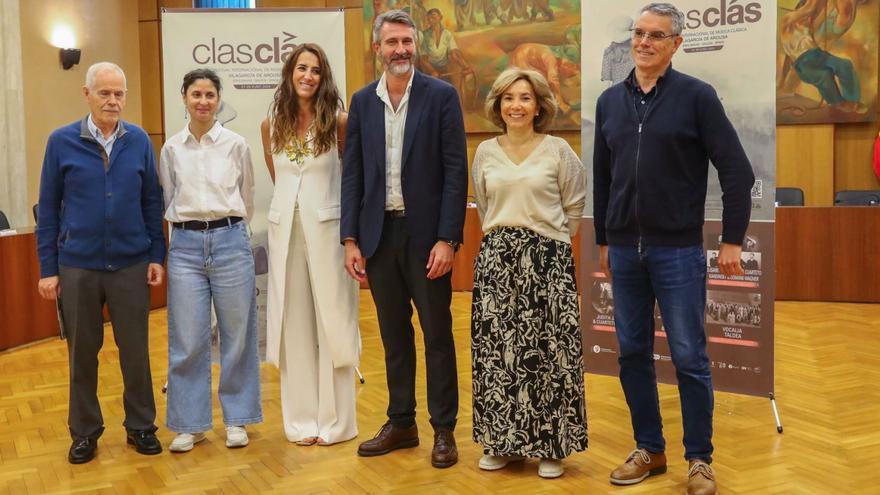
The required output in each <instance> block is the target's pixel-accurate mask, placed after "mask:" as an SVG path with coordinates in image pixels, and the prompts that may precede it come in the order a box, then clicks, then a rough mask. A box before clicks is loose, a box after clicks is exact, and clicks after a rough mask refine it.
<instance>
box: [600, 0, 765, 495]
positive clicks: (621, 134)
mask: <svg viewBox="0 0 880 495" xmlns="http://www.w3.org/2000/svg"><path fill="white" fill-rule="evenodd" d="M683 27H684V14H683V13H682V12H681V11H680V10H678V9H677V8H676V7H675V6H673V5H671V4H668V3H652V4H649V5H647V6H645V7H644V8H643V9H642V11H641V15H640V16H639V18H638V20H637V22H636V23H635V26H634V29H633V41H632V56H633V60H634V62H635V66H636V67H635V69H634V70H633V72H632V73H631V74H630V77H629V78H628V79H626V80H625V81H623V82H621V83H618V84H616V85H614V86H612V87H611V88H609V89H607V90H606V91H605V92H604V93H603V94H602V96H600V97H599V101H598V104H597V107H596V139H595V149H594V152H593V173H594V180H593V187H594V201H595V204H594V214H595V229H596V242H597V244H599V262H600V264H601V266H602V269H603V271H605V273H606V275H608V276H609V277H612V290H613V293H614V320H615V325H616V329H617V338H618V344H619V353H620V357H619V359H618V361H619V363H620V382H621V385H622V387H623V391H624V395H625V396H626V401H627V405H628V406H629V409H630V415H631V419H632V425H633V431H634V438H635V441H636V449H635V450H633V452H632V453H631V454H630V455H629V457H628V458H627V459H626V461H625V462H624V463H623V464H622V465H620V466H619V467H618V468H617V469H615V470H614V471H613V472H612V473H611V479H610V481H611V483H613V484H617V485H630V484H635V483H638V482H640V481H642V480H644V479H645V478H647V477H648V476H651V475H655V474H661V473H664V472H666V456H665V455H664V451H665V447H666V445H665V440H664V438H663V433H662V431H663V426H662V421H661V418H660V407H659V401H658V396H657V378H656V374H655V370H654V359H653V349H654V318H653V312H654V303H655V301H657V302H658V303H659V305H660V313H661V315H662V317H663V323H664V326H665V330H666V334H667V338H668V342H669V348H670V352H671V354H672V362H673V364H674V365H675V369H676V376H677V378H678V390H679V395H680V398H681V408H682V418H683V422H684V446H685V458H686V459H687V460H688V461H689V463H690V469H689V471H688V493H689V494H699V495H703V494H714V493H716V484H715V474H714V472H713V471H712V468H711V467H710V466H709V464H711V462H712V451H713V447H712V412H713V403H714V399H713V391H712V375H711V371H710V367H709V358H708V356H707V354H706V333H705V306H706V257H705V251H704V250H703V246H702V242H703V220H704V210H705V207H704V205H705V201H706V181H707V176H708V168H709V161H710V160H711V161H712V163H713V165H714V166H715V168H716V169H717V170H718V177H719V179H720V182H721V188H722V191H723V195H722V202H723V207H724V210H723V214H722V225H723V232H722V244H721V248H720V252H719V256H718V268H719V270H720V271H721V273H723V274H725V275H736V274H742V267H741V266H740V252H741V249H742V248H741V245H742V241H743V237H744V236H745V232H746V228H747V227H748V223H749V215H750V211H751V197H750V191H751V188H752V185H753V184H754V180H755V178H754V174H753V172H752V168H751V165H750V163H749V160H748V158H747V157H746V154H745V152H744V151H743V148H742V145H741V144H740V141H739V138H738V136H737V134H736V131H735V130H734V128H733V126H732V125H731V123H730V121H729V120H728V119H727V116H726V115H725V113H724V108H723V107H722V105H721V102H720V101H719V99H718V96H717V95H716V93H715V90H714V89H713V88H712V87H711V86H710V85H708V84H706V83H704V82H702V81H700V80H698V79H695V78H693V77H690V76H688V75H685V74H682V73H680V72H677V71H675V70H674V69H673V68H672V56H673V54H674V53H675V52H676V50H678V47H679V46H680V45H681V43H682V41H683V38H682V37H681V31H682V29H683Z"/></svg>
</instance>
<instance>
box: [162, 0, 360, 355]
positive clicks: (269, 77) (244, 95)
mask: <svg viewBox="0 0 880 495" xmlns="http://www.w3.org/2000/svg"><path fill="white" fill-rule="evenodd" d="M301 43H317V44H318V45H320V46H321V47H322V48H323V49H324V51H325V52H326V53H327V58H328V59H329V61H330V67H331V69H332V70H333V75H334V79H335V81H336V84H337V85H338V86H339V94H342V95H344V94H346V92H345V18H344V15H343V11H342V10H341V9H338V8H334V9H241V10H238V9H218V10H211V9H163V11H162V80H163V97H164V98H163V100H164V110H165V138H166V139H167V138H168V137H170V136H173V135H174V134H176V133H177V132H179V131H180V130H182V129H183V127H184V126H185V125H186V124H187V121H186V111H185V108H184V105H183V100H182V97H181V93H180V88H181V84H182V82H183V76H184V74H186V73H187V72H189V71H191V70H193V69H199V68H207V69H213V70H214V71H216V72H217V75H219V76H220V80H221V84H222V86H223V89H222V92H221V107H220V109H219V111H218V112H217V119H218V120H219V121H220V122H221V123H222V124H223V126H224V127H226V128H227V129H230V130H232V131H234V132H236V133H238V134H240V135H242V136H244V138H245V139H247V142H248V145H249V146H250V150H251V159H252V160H253V164H254V175H255V180H256V194H255V212H254V218H253V219H252V221H251V223H250V228H251V231H252V237H251V245H252V246H253V250H254V260H255V262H256V263H255V266H256V272H257V305H258V312H259V322H260V351H261V353H263V352H264V350H265V342H266V285H267V283H268V275H267V273H268V259H269V257H268V249H269V246H268V232H267V220H266V213H267V211H268V209H269V202H270V201H271V199H272V189H273V185H272V180H271V179H270V177H269V172H268V170H267V169H266V165H265V161H264V159H263V148H262V140H261V137H260V123H261V122H262V121H263V119H265V118H266V116H267V115H268V110H269V105H270V103H271V102H272V98H273V96H274V94H275V87H276V86H277V85H278V82H279V81H280V77H281V66H282V65H283V64H284V62H285V61H286V60H287V56H288V55H289V54H290V52H292V51H293V50H294V49H295V48H296V46H297V45H299V44H301ZM160 166H161V164H160ZM291 207H293V205H291Z"/></svg>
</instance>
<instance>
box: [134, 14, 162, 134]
mask: <svg viewBox="0 0 880 495" xmlns="http://www.w3.org/2000/svg"><path fill="white" fill-rule="evenodd" d="M159 26H160V24H159V21H155V20H152V21H141V22H140V23H139V28H140V41H141V102H142V105H143V108H142V109H141V115H142V116H143V120H142V121H141V126H142V127H143V128H144V130H146V131H147V133H149V134H162V129H163V117H162V108H163V105H162V56H161V52H162V48H161V41H160V40H161V38H160V34H159Z"/></svg>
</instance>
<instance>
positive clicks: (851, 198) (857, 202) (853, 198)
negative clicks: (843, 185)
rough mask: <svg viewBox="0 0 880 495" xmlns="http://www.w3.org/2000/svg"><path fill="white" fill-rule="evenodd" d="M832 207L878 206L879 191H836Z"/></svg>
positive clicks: (879, 201) (879, 202)
mask: <svg viewBox="0 0 880 495" xmlns="http://www.w3.org/2000/svg"><path fill="white" fill-rule="evenodd" d="M834 206H880V190H873V191H871V190H868V191H856V190H853V191H837V192H836V193H835V194H834Z"/></svg>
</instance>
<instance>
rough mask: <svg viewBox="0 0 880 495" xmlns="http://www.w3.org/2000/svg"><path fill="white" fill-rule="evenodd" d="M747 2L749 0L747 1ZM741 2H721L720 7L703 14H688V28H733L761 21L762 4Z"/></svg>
mask: <svg viewBox="0 0 880 495" xmlns="http://www.w3.org/2000/svg"><path fill="white" fill-rule="evenodd" d="M746 1H747V0H746ZM746 1H740V0H721V4H720V5H719V6H718V7H709V8H707V9H706V10H703V11H702V12H701V11H699V10H697V9H694V10H690V11H688V13H687V22H686V25H687V28H688V29H699V28H700V27H708V28H712V27H716V26H731V25H735V24H744V23H749V24H751V23H755V22H758V21H760V20H761V17H762V16H763V13H762V12H761V4H760V3H758V2H749V3H746Z"/></svg>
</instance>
